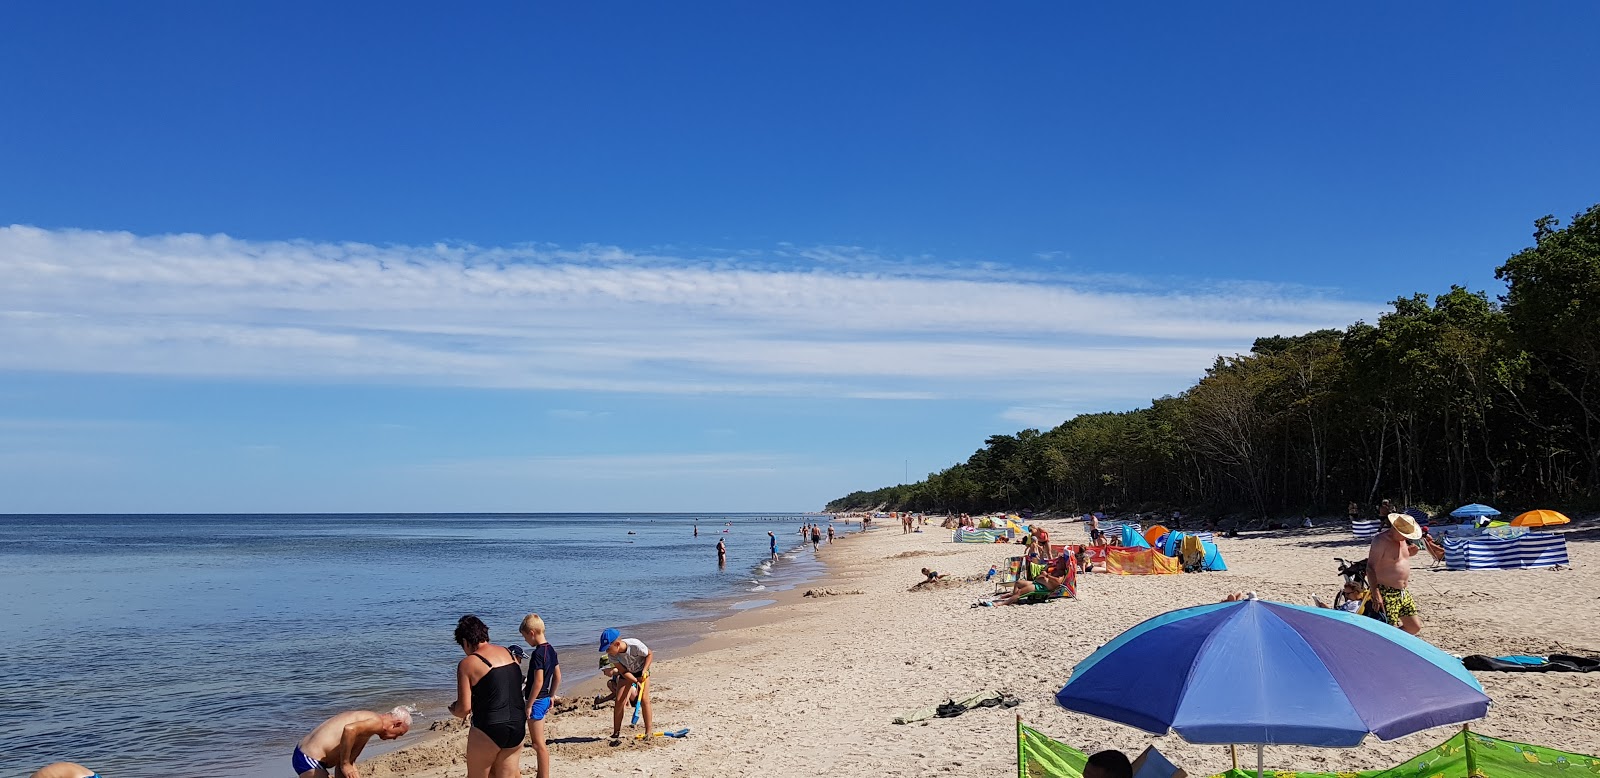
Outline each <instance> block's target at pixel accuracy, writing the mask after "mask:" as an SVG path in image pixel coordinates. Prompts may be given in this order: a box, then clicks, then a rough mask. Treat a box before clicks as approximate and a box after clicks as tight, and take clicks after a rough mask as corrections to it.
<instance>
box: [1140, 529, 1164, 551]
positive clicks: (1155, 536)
mask: <svg viewBox="0 0 1600 778" xmlns="http://www.w3.org/2000/svg"><path fill="white" fill-rule="evenodd" d="M1167 532H1168V530H1167V528H1166V527H1163V526H1161V525H1160V524H1157V525H1155V526H1154V527H1151V528H1150V529H1147V530H1145V531H1144V542H1146V543H1149V544H1150V545H1151V546H1152V547H1154V546H1155V544H1156V541H1158V540H1160V539H1161V538H1162V537H1164V536H1165V535H1166V534H1167Z"/></svg>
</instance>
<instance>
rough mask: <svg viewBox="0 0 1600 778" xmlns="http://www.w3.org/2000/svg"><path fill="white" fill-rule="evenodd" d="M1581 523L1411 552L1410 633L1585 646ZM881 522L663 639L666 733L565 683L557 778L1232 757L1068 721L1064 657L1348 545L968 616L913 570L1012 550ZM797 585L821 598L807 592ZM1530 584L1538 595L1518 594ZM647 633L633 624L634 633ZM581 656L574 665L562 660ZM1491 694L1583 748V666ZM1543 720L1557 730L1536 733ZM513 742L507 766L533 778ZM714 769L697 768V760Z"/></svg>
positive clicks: (1589, 686)
mask: <svg viewBox="0 0 1600 778" xmlns="http://www.w3.org/2000/svg"><path fill="white" fill-rule="evenodd" d="M1039 523H1041V524H1044V525H1045V526H1047V527H1048V528H1049V529H1050V530H1051V533H1052V536H1053V539H1055V540H1056V541H1058V542H1080V541H1081V539H1082V538H1081V537H1080V536H1081V535H1082V534H1083V531H1082V529H1081V527H1080V526H1078V525H1079V523H1078V522H1076V521H1071V520H1060V519H1041V520H1039ZM1594 524H1595V523H1594V522H1587V523H1582V524H1575V525H1573V527H1572V528H1569V530H1568V532H1567V534H1568V535H1569V537H1570V538H1572V540H1571V542H1570V543H1569V545H1570V551H1571V555H1572V561H1573V568H1571V569H1567V570H1555V571H1552V570H1512V571H1495V572H1444V571H1439V570H1430V569H1428V565H1427V563H1426V561H1423V560H1418V561H1416V562H1414V567H1415V570H1414V572H1413V585H1412V589H1413V593H1414V594H1415V595H1416V597H1417V599H1418V601H1419V603H1420V604H1421V606H1422V608H1423V617H1424V623H1425V628H1426V630H1427V631H1426V632H1425V633H1424V635H1423V637H1424V638H1427V639H1430V640H1432V641H1433V642H1435V644H1436V645H1439V646H1440V647H1441V648H1444V649H1445V650H1446V651H1450V652H1452V653H1456V654H1465V653H1485V654H1502V653H1550V652H1556V651H1560V652H1564V653H1580V654H1582V653H1597V652H1600V627H1597V626H1596V624H1595V623H1594V622H1593V619H1592V617H1593V615H1594V614H1595V611H1596V606H1595V604H1594V603H1595V600H1594V596H1595V595H1594V594H1593V593H1592V592H1594V591H1597V590H1600V586H1596V584H1600V575H1597V573H1600V548H1597V544H1596V543H1595V538H1594V537H1593V536H1594V535H1595V529H1594V528H1593V527H1594ZM895 529H896V528H895V527H893V526H885V525H884V524H880V525H879V526H878V528H877V530H876V531H873V532H869V533H865V534H863V533H856V532H852V533H848V534H847V536H846V539H845V540H844V541H842V542H840V543H836V544H834V545H833V546H826V545H825V546H824V547H823V549H822V553H821V554H820V555H819V556H820V558H822V559H823V561H824V562H825V565H826V569H825V571H824V572H823V573H822V574H821V575H820V576H818V577H817V578H816V579H814V580H813V581H812V582H811V583H809V584H808V585H807V586H805V587H797V588H796V589H794V590H791V591H788V592H780V593H776V594H774V595H769V596H767V597H766V598H767V599H774V600H776V602H774V603H773V604H771V605H767V606H765V607H760V608H755V609H753V610H749V611H743V612H735V613H730V614H727V615H725V616H722V617H721V618H718V619H716V620H714V621H713V622H712V623H711V624H710V625H709V628H708V630H707V632H706V634H705V635H704V636H703V637H702V638H701V639H699V640H696V641H694V642H692V643H690V644H688V645H686V646H683V647H681V648H680V649H672V650H668V649H667V648H665V647H663V649H662V654H661V656H660V658H659V659H658V665H657V671H656V674H655V675H653V677H652V684H653V687H652V688H653V691H654V692H655V697H654V698H655V700H656V718H657V724H656V729H658V730H660V729H673V728H677V727H681V726H688V727H690V728H691V733H690V735H689V737H687V738H685V739H683V740H666V739H658V740H656V741H648V742H638V741H634V740H631V739H630V740H627V741H625V742H624V743H623V744H622V745H620V746H615V747H613V746H611V745H609V744H608V742H607V739H606V738H605V736H606V734H607V733H608V732H609V728H610V710H609V708H607V709H601V710H592V709H590V707H589V705H588V704H587V702H583V701H582V696H584V695H588V696H592V695H593V694H594V693H595V691H597V690H598V689H599V688H600V684H599V681H598V678H594V679H590V680H589V681H586V682H585V684H587V685H584V684H574V685H572V686H570V687H568V693H567V694H565V695H563V696H565V697H570V698H573V699H577V700H579V701H580V702H581V703H582V704H579V705H577V706H576V707H574V708H572V709H570V710H564V711H563V712H562V713H559V714H558V715H556V716H553V717H552V718H551V719H549V720H548V723H547V729H548V738H549V740H550V742H551V752H552V760H553V763H554V768H555V771H556V772H557V773H558V774H560V773H578V774H591V773H599V772H619V771H620V772H629V773H633V774H639V775H674V776H676V775H683V776H695V775H712V774H717V775H768V774H771V773H774V772H778V773H792V774H796V775H813V774H824V773H834V774H841V775H845V774H877V775H891V776H895V775H904V776H913V775H929V774H951V775H980V774H988V775H995V774H1003V773H1011V772H1014V771H1015V754H1014V749H1015V734H1014V727H1015V719H1014V717H1013V715H1012V714H1013V713H1015V714H1016V715H1020V716H1021V717H1022V719H1023V720H1024V721H1026V722H1028V723H1029V724H1031V725H1033V726H1035V727H1037V728H1039V729H1041V730H1042V731H1045V732H1047V733H1049V734H1052V735H1053V736H1055V737H1058V738H1060V739H1062V740H1063V741H1064V742H1067V743H1069V744H1071V745H1073V746H1075V747H1078V748H1082V749H1085V750H1091V751H1092V750H1097V749H1099V748H1120V749H1122V750H1123V751H1125V752H1127V753H1130V754H1134V753H1137V752H1138V751H1139V750H1141V749H1142V748H1143V747H1144V745H1146V744H1152V743H1153V744H1155V745H1156V746H1157V747H1158V748H1160V749H1161V750H1162V751H1163V752H1164V753H1166V754H1168V755H1169V757H1171V758H1172V759H1173V761H1174V762H1175V763H1177V764H1179V765H1180V766H1182V767H1185V768H1186V769H1188V770H1189V772H1190V773H1191V774H1193V775H1210V774H1213V773H1216V772H1220V771H1222V770H1224V769H1226V768H1228V767H1229V766H1230V765H1229V762H1228V757H1227V752H1226V749H1221V748H1218V747H1201V746H1192V745H1189V744H1187V743H1184V742H1183V741H1181V740H1179V739H1177V738H1176V737H1172V736H1166V737H1160V738H1150V737H1148V736H1145V735H1143V734H1142V733H1139V732H1136V731H1134V730H1132V729H1130V728H1127V727H1123V726H1121V725H1116V724H1112V723H1109V722H1105V721H1100V720H1096V719H1090V718H1087V717H1084V716H1080V715H1077V714H1072V713H1068V712H1066V711H1064V710H1062V709H1060V708H1059V707H1058V706H1056V705H1055V704H1054V697H1053V695H1054V692H1055V690H1056V689H1058V688H1059V687H1060V685H1061V684H1062V683H1064V682H1065V681H1066V679H1067V678H1068V677H1069V675H1070V671H1071V667H1072V665H1073V664H1075V663H1076V662H1078V661H1079V660H1081V659H1083V658H1084V657H1085V656H1087V655H1088V654H1089V653H1090V652H1092V651H1093V650H1094V648H1096V647H1098V646H1099V645H1101V644H1102V643H1104V642H1105V641H1106V640H1109V639H1110V638H1111V637H1113V636H1115V635H1116V634H1117V633H1119V632H1121V631H1123V630H1125V629H1127V628H1128V627H1131V626H1133V625H1134V624H1136V623H1138V622H1139V621H1142V620H1144V619H1146V618H1149V617H1151V616H1154V615H1156V614H1158V613H1161V612H1165V611H1167V610H1171V609H1174V608H1179V607H1186V606H1190V605H1197V604H1203V603H1207V602H1215V601H1217V600H1219V599H1221V597H1222V596H1223V595H1225V594H1227V593H1228V592H1232V591H1240V590H1255V591H1257V592H1259V594H1260V595H1261V596H1262V597H1264V598H1268V599H1276V600H1284V601H1289V602H1297V603H1302V604H1308V603H1309V600H1310V597H1311V596H1312V595H1321V596H1323V597H1324V598H1327V597H1330V596H1331V594H1332V592H1333V591H1334V590H1335V589H1336V587H1337V577H1336V575H1334V565H1333V561H1332V558H1333V557H1334V556H1343V557H1346V558H1351V557H1355V556H1359V555H1362V554H1364V550H1365V546H1364V544H1360V543H1357V542H1355V541H1354V540H1353V538H1351V537H1350V535H1349V533H1348V531H1343V530H1342V529H1340V528H1338V527H1322V528H1318V529H1314V530H1310V531H1305V530H1291V531H1283V532H1261V533H1249V534H1247V535H1246V536H1244V537H1241V538H1228V539H1220V540H1219V545H1220V547H1221V549H1222V552H1223V554H1224V555H1225V557H1226V558H1227V561H1228V564H1229V566H1230V571H1229V572H1227V573H1206V574H1186V575H1178V576H1108V575H1093V576H1087V577H1085V578H1084V580H1083V586H1082V595H1081V596H1080V598H1079V599H1077V600H1067V601H1057V602H1051V603H1046V604H1042V605H1033V606H1024V607H1016V608H971V607H969V606H970V605H971V604H972V602H973V601H975V600H976V599H978V598H979V597H980V596H984V595H987V594H988V593H989V592H990V591H991V589H992V587H991V586H990V585H988V584H985V583H980V582H972V583H956V584H952V585H949V586H944V587H938V588H931V589H928V590H924V591H916V592H911V591H907V589H908V587H909V586H910V585H911V584H912V583H914V582H915V581H916V580H917V579H918V578H920V574H919V572H918V570H919V569H920V568H921V567H924V566H928V567H933V568H935V569H938V570H940V571H941V572H945V573H949V574H952V575H955V576H967V575H979V574H981V573H982V572H983V571H984V570H986V569H987V568H988V566H989V565H990V564H996V563H999V562H1000V561H1002V560H1003V559H1004V558H1005V557H1006V556H1008V555H1011V554H1015V553H1017V547H1016V546H1011V545H999V544H997V545H987V544H957V543H953V542H951V533H950V531H948V530H943V529H939V528H937V526H935V525H930V526H929V527H927V528H925V531H924V532H922V533H912V534H902V533H900V532H896V531H895ZM806 589H812V590H831V591H833V592H836V594H834V595H831V596H823V597H806V596H805V591H806ZM1535 595H1536V596H1537V598H1538V604H1539V608H1537V609H1532V608H1525V607H1519V606H1518V604H1519V603H1522V602H1526V601H1528V600H1529V599H1530V597H1534V596H1535ZM639 637H641V638H642V639H644V640H645V641H646V642H650V641H651V636H650V635H649V634H640V635H639ZM576 661H581V665H580V666H584V667H586V666H587V665H588V663H589V662H590V661H592V660H590V659H588V658H587V657H581V658H578V659H577V660H576ZM1477 676H1478V678H1479V679H1480V681H1481V682H1482V683H1483V685H1484V687H1485V689H1486V690H1487V691H1488V692H1489V694H1490V696H1491V698H1493V699H1494V700H1495V705H1494V706H1493V708H1491V712H1490V715H1489V717H1488V718H1486V719H1484V720H1482V721H1480V722H1476V723H1475V724H1474V725H1473V727H1474V729H1475V730H1477V731H1481V732H1484V733H1485V734H1490V735H1494V736H1497V737H1504V738H1507V739H1510V740H1517V741H1521V742H1530V743H1539V744H1542V745H1547V746H1550V747H1553V748H1558V749H1563V750H1568V751H1574V752H1578V753H1589V754H1593V753H1597V752H1600V734H1597V733H1596V731H1595V730H1596V728H1597V726H1600V694H1596V693H1595V692H1596V691H1600V678H1594V677H1592V676H1591V675H1581V674H1553V675H1549V676H1543V675H1538V674H1507V673H1498V674H1496V673H1479V674H1477ZM985 688H992V689H996V690H1001V691H1007V692H1010V693H1011V694H1014V695H1016V696H1017V697H1018V698H1019V699H1021V700H1022V704H1021V705H1019V706H1018V707H1016V708H1015V709H1012V710H1003V709H977V710H974V711H971V712H969V713H967V714H965V715H963V716H961V717H959V718H953V719H935V720H932V721H926V722H919V723H916V724H911V725H894V724H892V723H890V721H891V719H892V718H893V717H894V716H895V715H896V714H898V713H901V712H904V711H907V710H910V709H914V708H919V707H923V706H927V705H935V704H937V703H939V702H942V701H944V700H945V699H947V698H950V697H959V696H962V695H964V694H966V693H970V692H974V691H978V690H981V689H985ZM1552 725H1555V726H1552ZM462 727H464V724H459V723H458V724H457V725H456V728H455V729H453V730H451V731H447V732H443V733H433V734H434V735H435V736H434V737H432V738H431V739H428V740H427V741H426V742H417V743H412V744H408V745H407V746H406V747H405V748H402V749H400V750H398V751H395V752H394V753H392V754H388V755H385V756H383V757H379V758H375V759H373V760H371V762H370V763H369V764H367V765H364V767H366V768H367V771H366V774H368V775H373V776H404V777H405V778H443V776H446V775H456V774H459V773H460V772H461V767H460V766H459V765H458V764H457V762H458V761H459V759H460V757H461V754H462V743H461V740H462V738H464V732H463V731H462ZM1448 735H1449V732H1447V731H1444V730H1431V731H1428V732H1423V733H1419V734H1416V735H1412V736H1409V737H1406V738H1401V739H1399V740H1396V741H1393V742H1388V743H1379V742H1376V741H1370V742H1369V743H1368V744H1366V745H1364V746H1362V747H1360V748H1357V749H1351V750H1343V751H1338V750H1330V749H1306V748H1289V747H1281V748H1273V749H1270V750H1269V754H1268V763H1269V765H1271V766H1273V767H1275V768H1278V769H1299V770H1359V769H1376V768H1387V767H1392V766H1394V765H1395V764H1398V763H1399V762H1401V761H1402V760H1404V759H1407V758H1409V757H1411V756H1414V755H1416V754H1418V753H1420V752H1422V751H1424V750H1426V749H1427V748H1430V747H1432V746H1433V745H1435V744H1437V742H1439V741H1442V740H1443V739H1444V738H1445V737H1448ZM533 762H534V759H533V755H532V752H531V749H525V750H524V757H523V771H524V773H525V774H529V775H531V774H532V773H533V769H534V767H533ZM713 766H714V767H713Z"/></svg>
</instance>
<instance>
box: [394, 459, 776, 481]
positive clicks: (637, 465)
mask: <svg viewBox="0 0 1600 778" xmlns="http://www.w3.org/2000/svg"><path fill="white" fill-rule="evenodd" d="M797 464H799V463H798V460H796V459H794V458H793V457H789V456H783V455H778V454H764V453H721V452H714V453H687V454H686V453H661V454H593V455H572V456H532V457H499V458H479V459H455V460H448V461H440V462H437V463H432V464H425V465H417V466H415V467H413V468H412V469H413V470H415V471H417V472H422V473H434V474H450V475H472V476H481V477H490V478H506V477H514V478H529V479H534V478H545V479H548V478H561V479H565V480H573V479H579V480H594V481H634V480H638V479H644V478H661V477H670V476H688V475H693V476H697V477H704V476H717V475H756V474H766V473H777V472H791V471H793V470H794V469H795V467H796V466H797Z"/></svg>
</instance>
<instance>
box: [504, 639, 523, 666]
mask: <svg viewBox="0 0 1600 778" xmlns="http://www.w3.org/2000/svg"><path fill="white" fill-rule="evenodd" d="M506 651H507V652H508V653H510V654H511V658H512V659H515V660H517V661H518V662H521V661H522V657H524V656H526V655H525V654H523V653H522V646H519V645H516V644H515V643H513V644H512V645H509V646H506Z"/></svg>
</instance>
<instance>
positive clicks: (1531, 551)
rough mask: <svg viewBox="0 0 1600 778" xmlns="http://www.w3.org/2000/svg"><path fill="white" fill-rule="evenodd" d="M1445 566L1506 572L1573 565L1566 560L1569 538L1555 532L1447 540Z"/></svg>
mask: <svg viewBox="0 0 1600 778" xmlns="http://www.w3.org/2000/svg"><path fill="white" fill-rule="evenodd" d="M1516 529H1522V528H1521V527H1517V528H1516ZM1444 563H1445V566H1446V567H1448V568H1450V569H1451V570H1505V569H1511V568H1519V567H1554V566H1556V565H1569V564H1571V562H1570V561H1568V559H1567V538H1566V536H1564V535H1559V534H1556V533H1554V532H1529V533H1526V534H1522V535H1518V536H1516V537H1509V538H1506V537H1499V536H1497V535H1490V534H1484V535H1477V536H1474V537H1467V538H1459V539H1457V538H1446V539H1445V541H1444Z"/></svg>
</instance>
